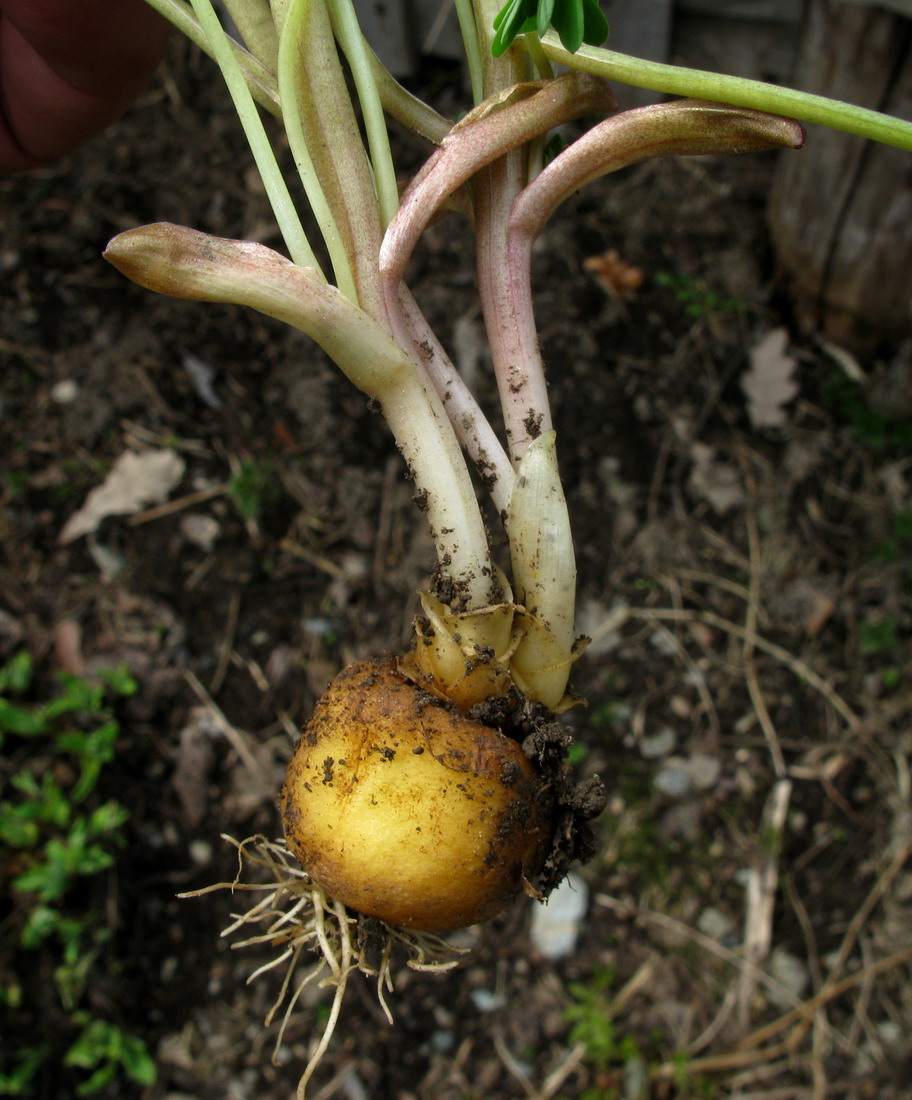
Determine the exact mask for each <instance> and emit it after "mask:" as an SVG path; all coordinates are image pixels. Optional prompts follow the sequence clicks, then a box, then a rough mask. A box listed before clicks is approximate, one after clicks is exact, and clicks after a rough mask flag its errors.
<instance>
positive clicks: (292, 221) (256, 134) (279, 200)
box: [192, 0, 322, 275]
mask: <svg viewBox="0 0 912 1100" xmlns="http://www.w3.org/2000/svg"><path fill="white" fill-rule="evenodd" d="M192 3H193V10H194V11H195V12H196V17H197V19H198V20H199V24H200V26H201V27H202V29H203V31H204V32H205V34H206V38H207V39H208V41H209V45H210V48H211V49H212V56H213V57H214V58H215V60H216V63H217V64H218V67H219V68H220V69H221V70H222V76H223V78H224V80H225V84H226V86H227V88H228V91H229V93H230V94H231V99H232V101H233V102H234V109H235V110H236V111H237V114H238V118H239V119H240V120H241V125H242V126H243V127H244V134H245V135H246V137H247V143H248V145H249V146H250V151H251V152H252V153H253V159H254V160H255V161H256V166H257V171H258V172H259V173H260V178H261V179H262V180H263V186H264V187H265V188H266V194H267V195H268V197H269V202H270V204H271V206H272V209H273V212H274V214H275V217H276V221H277V222H278V225H279V229H280V230H281V233H282V237H283V239H284V241H285V244H286V247H287V248H288V253H289V255H290V256H291V258H292V260H294V262H295V263H296V264H297V265H298V266H299V267H309V268H313V269H314V270H315V271H318V272H320V274H321V275H322V271H321V270H320V265H319V263H318V262H317V258H316V256H315V255H314V253H313V250H312V249H311V247H310V242H309V241H308V239H307V234H306V233H305V232H304V227H303V226H302V225H301V219H300V218H299V217H298V212H297V210H295V206H294V203H293V202H292V200H291V195H290V194H289V191H288V187H287V186H286V184H285V180H284V178H283V177H282V173H281V170H280V169H279V165H278V163H277V162H276V158H275V153H273V151H272V146H271V145H270V144H269V138H268V137H267V136H266V130H265V128H264V127H263V122H262V119H261V118H260V115H259V112H258V111H257V108H256V104H255V103H254V101H253V97H252V96H251V94H250V89H249V88H248V87H247V81H246V79H245V77H244V74H243V73H242V72H241V67H240V65H238V63H237V59H236V57H235V56H234V50H233V48H232V44H231V39H230V38H229V37H228V35H227V34H226V33H225V30H224V28H223V27H222V24H221V23H220V22H219V18H218V16H217V15H216V13H215V8H213V6H212V3H211V0H192Z"/></svg>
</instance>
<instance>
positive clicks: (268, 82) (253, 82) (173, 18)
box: [146, 0, 282, 118]
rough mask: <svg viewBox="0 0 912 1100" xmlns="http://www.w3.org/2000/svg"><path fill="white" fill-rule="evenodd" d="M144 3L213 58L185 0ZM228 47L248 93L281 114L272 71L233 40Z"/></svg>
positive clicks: (148, 1) (276, 115)
mask: <svg viewBox="0 0 912 1100" xmlns="http://www.w3.org/2000/svg"><path fill="white" fill-rule="evenodd" d="M146 3H147V4H148V5H149V6H150V7H152V8H155V10H156V11H157V12H159V14H160V15H163V16H164V17H165V19H167V20H168V22H169V23H171V24H172V26H174V27H176V28H177V30H178V31H180V33H181V34H182V35H184V36H185V37H186V38H189V39H190V41H191V42H193V43H194V45H196V46H198V47H199V48H200V49H201V50H202V51H203V53H205V54H207V55H208V56H209V57H211V58H212V59H213V60H214V59H215V54H214V53H213V52H212V47H211V46H210V44H209V39H208V38H207V37H206V32H205V31H204V30H203V28H202V27H201V26H200V23H199V20H198V19H197V18H196V16H195V15H194V14H193V9H192V8H191V7H190V4H189V3H184V0H146ZM229 41H230V39H229ZM231 49H232V50H233V51H234V55H235V58H236V60H237V63H238V65H239V66H240V68H241V72H242V73H243V75H244V80H245V81H246V82H247V87H248V88H249V89H250V94H251V95H252V96H253V98H254V99H255V100H256V102H257V103H259V105H260V106H261V107H264V108H265V109H266V110H267V111H269V113H270V114H272V115H275V117H276V118H281V117H282V111H281V109H280V107H279V90H278V87H277V85H276V80H275V73H273V72H271V71H270V70H269V69H267V67H266V66H265V65H264V64H263V63H262V62H261V61H260V60H259V59H258V58H256V57H254V56H253V55H252V54H251V53H249V52H248V51H247V50H245V49H244V47H243V46H240V45H239V44H238V43H237V42H234V41H231Z"/></svg>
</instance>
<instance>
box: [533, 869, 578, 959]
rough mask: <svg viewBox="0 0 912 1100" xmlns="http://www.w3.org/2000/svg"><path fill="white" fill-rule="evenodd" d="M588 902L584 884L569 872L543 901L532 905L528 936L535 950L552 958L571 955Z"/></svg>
mask: <svg viewBox="0 0 912 1100" xmlns="http://www.w3.org/2000/svg"><path fill="white" fill-rule="evenodd" d="M588 903H589V888H588V886H587V885H586V883H585V881H584V880H583V879H582V878H581V877H580V876H579V875H576V874H573V873H572V872H571V873H570V874H569V875H568V876H567V877H566V878H565V879H564V881H563V882H562V883H561V884H560V886H558V887H557V889H556V890H553V891H552V892H551V895H550V896H549V898H548V900H547V902H545V904H544V905H541V904H536V906H535V909H534V910H533V912H532V926H531V928H530V930H529V935H530V938H531V940H532V945H533V947H534V948H535V950H536V951H537V952H538V953H539V954H540V955H542V956H543V957H544V958H546V959H551V960H552V961H556V960H557V959H564V958H567V956H568V955H572V954H573V952H574V951H575V949H576V941H577V939H578V938H579V934H580V925H581V922H582V920H583V917H584V916H585V915H586V909H587V907H588Z"/></svg>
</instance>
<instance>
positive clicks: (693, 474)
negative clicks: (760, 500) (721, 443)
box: [687, 443, 745, 515]
mask: <svg viewBox="0 0 912 1100" xmlns="http://www.w3.org/2000/svg"><path fill="white" fill-rule="evenodd" d="M690 457H691V460H692V461H693V467H692V469H691V471H690V477H689V478H688V482H687V484H688V486H689V488H690V491H691V492H692V493H694V495H695V496H698V497H701V498H702V499H703V500H705V501H706V502H707V503H708V504H709V505H710V506H711V507H712V509H713V511H715V512H718V513H719V515H724V514H725V513H726V512H730V511H731V510H732V509H733V508H737V507H739V505H741V504H743V503H744V499H745V498H744V489H743V487H742V485H741V478H740V476H739V474H738V471H737V470H736V469H735V467H734V466H732V465H731V464H730V463H728V462H725V461H722V460H720V459H717V458H716V452H715V449H714V448H713V447H707V446H706V444H705V443H694V444H693V446H692V447H691V448H690Z"/></svg>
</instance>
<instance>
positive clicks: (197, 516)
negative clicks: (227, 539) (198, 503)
mask: <svg viewBox="0 0 912 1100" xmlns="http://www.w3.org/2000/svg"><path fill="white" fill-rule="evenodd" d="M180 529H181V534H182V535H183V536H184V538H185V539H186V540H187V542H190V543H193V545H194V546H198V547H199V548H200V550H204V551H205V552H206V553H208V552H209V551H210V550H211V549H212V547H213V546H214V545H215V541H216V539H217V538H218V537H219V535H220V534H221V533H222V528H221V526H220V525H219V522H218V520H217V519H215V518H213V517H212V516H208V515H206V514H205V513H203V512H188V513H187V514H186V515H184V516H183V517H182V518H181V522H180Z"/></svg>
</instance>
